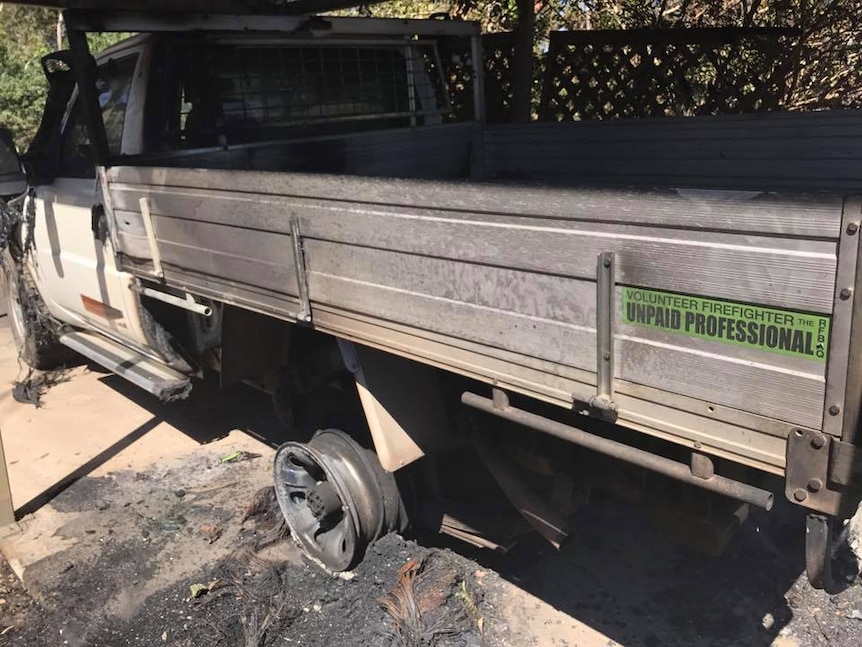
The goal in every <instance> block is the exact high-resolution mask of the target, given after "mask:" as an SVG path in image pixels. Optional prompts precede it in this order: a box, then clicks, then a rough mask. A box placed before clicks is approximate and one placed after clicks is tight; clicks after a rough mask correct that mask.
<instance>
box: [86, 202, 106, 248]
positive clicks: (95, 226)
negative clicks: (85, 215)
mask: <svg viewBox="0 0 862 647" xmlns="http://www.w3.org/2000/svg"><path fill="white" fill-rule="evenodd" d="M90 229H92V230H93V240H98V241H101V242H102V243H104V242H105V241H106V240H107V239H108V222H107V220H106V219H105V207H103V206H102V205H100V204H95V205H93V208H92V209H91V210H90Z"/></svg>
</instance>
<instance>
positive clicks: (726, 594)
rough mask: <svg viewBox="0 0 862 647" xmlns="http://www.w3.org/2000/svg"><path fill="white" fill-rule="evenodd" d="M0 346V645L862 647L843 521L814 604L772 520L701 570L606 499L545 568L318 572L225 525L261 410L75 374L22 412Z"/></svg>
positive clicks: (256, 459)
mask: <svg viewBox="0 0 862 647" xmlns="http://www.w3.org/2000/svg"><path fill="white" fill-rule="evenodd" d="M10 352H11V351H10V344H9V340H8V330H7V329H5V328H4V322H3V319H2V318H0V381H2V387H3V390H4V394H3V395H0V426H2V430H3V438H4V441H5V444H6V453H7V461H8V462H9V463H10V477H11V479H12V481H13V495H14V493H15V491H16V488H17V490H18V491H21V492H26V495H24V496H23V497H19V501H18V503H19V505H20V504H24V505H25V506H28V510H30V511H31V514H28V515H27V516H25V517H24V518H23V519H22V520H21V523H20V527H21V529H20V531H18V532H11V533H9V534H8V536H7V537H6V538H5V539H4V540H2V541H0V547H2V551H3V555H4V556H5V559H3V560H0V645H15V646H18V645H21V646H23V645H27V646H31V645H32V646H39V645H78V646H85V645H86V646H89V645H93V646H97V645H98V646H102V645H104V646H109V647H114V646H117V647H119V646H123V645H188V646H194V647H200V646H225V647H227V646H231V647H232V646H234V645H238V646H243V647H244V646H246V645H261V646H264V645H291V644H293V645H327V646H328V647H329V646H332V647H337V646H341V645H344V646H349V645H381V646H383V645H435V644H436V645H452V646H455V645H458V646H464V647H467V646H473V645H483V646H484V645H488V646H496V645H518V646H520V645H537V646H544V645H560V646H562V645H570V646H583V647H599V646H601V647H605V646H612V645H626V646H639V645H643V646H645V647H658V646H664V645H703V646H707V645H709V646H712V645H728V646H730V645H777V646H782V647H787V646H807V645H827V644H828V645H836V646H838V647H851V646H853V647H855V646H857V645H860V644H862V585H860V581H859V579H858V573H859V569H858V564H857V561H856V559H855V557H854V556H853V552H852V550H851V548H852V547H856V548H857V549H858V548H859V543H860V541H862V533H860V531H859V529H860V527H862V524H857V525H854V526H853V527H852V528H851V527H848V529H847V532H846V533H845V534H846V537H844V539H845V541H844V543H843V544H842V546H841V547H840V548H839V553H838V557H839V560H840V561H841V564H842V573H843V574H844V576H845V585H846V589H845V590H844V591H843V592H842V593H840V594H838V595H835V596H828V595H826V594H824V593H822V592H817V591H814V590H812V589H811V588H810V586H809V585H808V584H807V582H806V580H805V578H804V574H803V553H802V542H803V539H804V537H803V532H804V525H803V521H804V518H803V516H802V514H801V513H800V511H799V510H796V509H794V508H793V507H792V506H790V505H789V504H786V505H785V504H779V505H777V506H776V509H775V510H773V511H772V512H770V513H768V514H767V513H762V514H760V513H752V515H751V519H750V521H749V523H748V524H747V525H745V526H744V527H743V529H742V530H741V531H740V533H739V534H738V536H737V537H736V538H735V539H734V541H733V543H732V544H731V546H730V548H729V550H728V551H727V553H726V554H725V555H724V556H723V557H720V558H712V557H707V556H704V555H701V554H698V553H695V552H693V551H691V550H689V549H687V548H684V547H681V546H679V545H677V544H674V543H672V542H669V541H668V540H667V539H666V538H665V537H664V536H663V535H661V534H659V533H658V532H657V531H656V530H654V529H653V527H652V526H651V525H650V524H649V523H648V522H647V520H646V519H645V518H644V517H643V516H642V515H641V514H640V513H639V512H638V511H637V510H635V509H634V508H632V507H630V506H628V505H626V504H623V503H620V502H618V501H614V500H611V499H609V500H606V501H596V502H594V503H591V504H590V505H588V506H585V507H584V508H582V509H581V510H580V512H579V513H578V514H577V518H576V521H577V524H576V527H575V530H574V532H573V535H572V537H571V539H570V540H569V541H568V543H567V544H565V545H564V547H563V549H562V550H561V551H559V552H557V551H554V550H553V549H551V548H549V547H547V546H546V545H544V544H542V542H541V541H540V540H539V539H534V540H530V541H525V542H523V543H522V544H521V545H519V546H517V547H516V548H515V549H514V550H513V551H511V552H510V553H508V554H506V555H495V554H491V553H488V552H482V551H477V550H473V549H470V548H468V547H466V546H464V545H463V544H457V543H454V542H449V541H446V540H445V539H440V538H434V537H424V536H423V537H408V538H402V537H398V536H390V537H388V538H386V539H385V540H383V541H381V542H379V543H378V544H377V545H376V546H375V547H373V548H372V549H371V550H370V552H369V554H368V556H367V558H366V560H365V561H364V562H363V563H362V564H360V565H359V567H357V569H356V570H355V571H354V572H353V573H351V574H349V575H348V576H346V577H345V576H341V577H337V576H333V575H330V574H328V573H325V572H323V571H322V570H320V569H319V568H318V567H317V566H315V565H312V564H309V563H307V562H306V561H305V560H304V559H303V558H302V556H301V554H300V552H299V551H298V549H297V548H296V547H295V546H294V545H293V543H292V542H291V541H290V540H289V539H281V540H280V539H279V533H280V529H279V527H278V525H277V523H276V522H277V519H275V518H273V517H272V516H270V515H267V514H263V515H255V516H252V517H251V518H249V519H245V520H244V517H245V516H246V512H248V511H249V506H250V505H251V504H252V503H253V502H255V501H259V500H261V497H263V500H265V499H266V496H267V495H266V490H265V488H267V487H268V486H269V485H270V480H271V460H272V454H273V446H274V445H276V444H277V443H278V441H279V438H278V432H277V425H276V424H275V421H274V420H273V419H272V417H271V415H270V412H269V407H268V401H267V398H266V397H265V396H262V395H261V394H257V393H255V392H253V391H251V390H248V389H244V388H243V389H232V390H230V391H229V392H227V393H221V392H219V391H218V390H217V389H216V388H215V387H214V386H213V385H211V384H204V385H200V386H199V387H196V389H195V391H194V392H193V394H192V397H191V399H190V400H189V401H187V402H183V403H178V404H175V405H162V404H160V403H158V402H155V401H154V400H152V399H151V398H149V396H147V395H146V394H143V393H141V392H139V391H137V390H136V389H135V388H134V387H131V386H129V385H127V384H125V383H124V382H122V381H121V380H119V379H118V378H115V377H113V376H109V375H105V374H104V373H103V372H100V371H98V370H97V369H96V368H95V367H87V366H81V367H77V368H75V369H74V370H73V371H71V372H70V373H69V374H68V375H67V376H66V377H67V378H68V380H66V381H61V383H59V384H57V385H56V386H54V387H52V388H51V389H50V390H49V391H48V392H47V393H46V394H45V396H44V399H43V407H42V408H40V409H35V408H33V407H32V406H31V405H24V404H19V403H17V402H14V401H12V400H11V398H9V397H8V391H7V390H8V389H9V388H10V386H11V382H12V381H13V380H14V379H15V377H16V374H17V371H18V368H17V363H16V362H14V357H10V356H9V353H10ZM90 438H94V439H96V440H93V441H92V443H93V446H92V447H90V446H89V444H87V443H90V442H91V441H90V440H87V443H84V440H83V439H90ZM100 438H101V439H103V440H102V443H101V444H99V443H98V442H97V440H98V439H100ZM76 439H78V440H76ZM40 443H41V444H40ZM43 445H44V447H43ZM34 447H35V449H33V448H34ZM28 448H29V449H28ZM52 448H61V449H60V450H59V451H58V450H57V449H52ZM28 451H30V454H28V453H27V452H28ZM237 452H239V455H238V459H239V460H233V461H229V462H224V458H225V457H227V456H237ZM76 454H80V455H79V456H77V455H76ZM40 466H42V467H40ZM70 476H71V477H70ZM58 477H60V478H59V479H58ZM67 477H70V478H67ZM36 490H39V492H44V491H48V492H50V493H51V494H53V495H54V496H53V498H50V500H48V497H45V496H42V497H41V498H40V496H39V493H38V492H36ZM261 492H263V493H264V494H261ZM263 507H264V509H266V506H263ZM37 508H38V509H37ZM18 575H21V576H23V577H22V579H23V582H22V580H21V579H19V577H18ZM387 595H388V596H389V597H388V598H387V599H388V611H387V609H386V608H384V606H385V603H384V604H381V602H380V600H381V599H382V598H386V596H387ZM411 600H412V601H414V602H417V601H418V602H417V604H419V606H420V607H421V608H423V609H426V610H427V613H425V614H422V615H421V617H420V619H419V620H417V619H416V617H415V616H412V615H411V613H410V609H411V608H413V607H411V606H410V604H409V602H410V601H411Z"/></svg>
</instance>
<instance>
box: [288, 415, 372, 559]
mask: <svg viewBox="0 0 862 647" xmlns="http://www.w3.org/2000/svg"><path fill="white" fill-rule="evenodd" d="M358 449H360V448H358V446H357V445H356V444H355V443H354V442H353V441H352V440H351V439H350V438H349V437H348V436H347V435H346V434H343V433H342V432H340V431H337V430H326V431H322V432H318V433H317V434H316V435H315V437H314V438H313V439H312V440H311V442H309V443H308V444H303V443H297V442H289V443H285V444H284V445H282V446H281V447H280V448H279V450H278V452H277V453H276V457H275V466H274V472H275V474H274V475H275V493H276V497H277V499H278V503H279V506H280V507H281V511H282V513H283V514H284V518H285V521H287V525H288V526H289V527H290V530H291V533H292V534H293V536H294V537H295V538H296V539H297V540H298V541H299V542H300V544H302V546H303V548H304V549H305V550H306V552H307V553H308V554H309V555H310V556H311V557H313V558H314V559H316V560H318V561H320V562H321V563H323V564H324V565H325V566H326V567H327V568H330V569H332V570H333V571H343V570H346V569H348V568H350V567H351V566H352V565H353V564H354V563H355V562H356V560H357V559H358V558H359V557H361V555H362V553H363V552H364V549H365V547H366V545H367V544H368V543H369V542H370V541H372V540H373V539H375V538H376V536H377V535H378V534H379V532H380V530H381V527H382V515H381V514H379V513H377V512H378V508H379V504H378V503H377V502H378V501H379V493H378V492H377V491H376V488H375V476H374V474H373V473H372V472H371V471H370V470H369V469H368V467H367V465H366V464H365V462H364V460H363V458H362V456H361V455H360V453H359V451H358Z"/></svg>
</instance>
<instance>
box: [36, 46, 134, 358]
mask: <svg viewBox="0 0 862 647" xmlns="http://www.w3.org/2000/svg"><path fill="white" fill-rule="evenodd" d="M140 67H141V52H140V51H128V50H126V51H123V52H121V53H119V54H118V55H116V56H112V57H110V58H108V59H106V60H101V61H100V62H99V66H98V69H99V74H98V92H99V105H100V106H101V109H102V116H103V118H104V122H105V129H106V131H107V138H108V145H109V148H110V153H111V155H112V156H116V155H120V154H122V153H127V152H132V151H129V150H128V149H129V148H130V147H134V139H135V137H137V138H138V140H139V139H140V128H139V126H140V123H139V122H140V115H139V114H138V115H136V116H134V117H130V112H129V106H130V105H133V103H132V99H133V92H142V91H144V88H137V89H136V85H137V86H140V85H143V84H142V83H135V79H136V78H137V77H139V76H142V74H141V72H140V71H139V68H140ZM142 98H143V97H141V99H142ZM134 99H135V101H137V98H136V97H134ZM81 103H82V102H81V101H78V100H77V93H75V94H74V95H73V97H72V100H71V101H70V106H69V109H68V112H67V115H66V117H65V120H64V124H63V130H62V137H61V145H60V159H59V164H58V172H57V177H56V179H55V180H54V181H53V182H52V183H50V184H47V185H43V186H39V187H36V189H35V194H34V195H35V198H34V199H35V214H36V215H35V222H34V231H33V240H34V243H35V245H34V247H35V250H34V251H35V253H34V266H35V267H34V268H33V269H34V273H35V275H36V281H37V284H38V285H39V287H40V292H41V294H42V296H43V298H44V300H45V303H46V305H47V307H48V309H49V310H50V311H51V312H52V314H54V316H56V317H57V318H58V319H60V320H62V321H65V322H67V323H71V324H73V325H78V326H81V327H83V328H94V329H96V330H99V331H102V332H105V333H108V334H109V335H111V336H113V337H120V338H121V339H122V340H124V341H127V342H132V343H135V342H137V343H138V344H143V343H144V340H143V339H142V338H141V337H142V335H140V334H139V333H138V331H139V328H140V326H139V325H136V322H137V321H138V318H137V316H135V310H134V308H135V306H134V303H135V301H134V295H133V294H132V293H131V292H130V290H129V286H130V284H131V280H132V277H131V275H129V274H127V273H124V272H120V271H119V270H118V269H117V266H116V263H115V257H114V249H113V245H112V244H111V239H110V236H109V235H108V232H107V223H106V222H105V220H104V216H103V214H102V211H101V209H100V208H99V207H98V206H97V205H101V204H102V196H101V190H100V187H99V183H98V180H97V177H96V168H95V166H94V164H93V162H92V157H91V153H90V148H89V146H90V144H89V137H88V135H87V131H86V127H85V125H84V119H83V114H82V107H81ZM140 105H142V103H141V104H140ZM138 112H140V111H138ZM130 122H133V123H130ZM133 128H136V129H137V132H136V133H135V132H130V131H131V130H132V129H133ZM134 152H137V151H134ZM130 314H131V315H132V316H131V317H130V316H129V315H130ZM130 319H131V321H130Z"/></svg>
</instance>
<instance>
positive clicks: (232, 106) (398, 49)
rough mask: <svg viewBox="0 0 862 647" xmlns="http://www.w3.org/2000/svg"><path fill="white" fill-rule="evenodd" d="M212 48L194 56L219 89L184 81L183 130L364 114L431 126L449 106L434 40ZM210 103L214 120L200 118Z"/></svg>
mask: <svg viewBox="0 0 862 647" xmlns="http://www.w3.org/2000/svg"><path fill="white" fill-rule="evenodd" d="M207 50H208V51H207V54H206V60H200V58H199V57H200V54H201V52H200V51H198V52H196V54H197V56H195V58H197V59H198V60H197V62H196V63H197V65H204V66H206V67H207V68H208V69H209V71H210V73H209V74H208V75H206V76H208V77H209V78H210V79H212V85H213V87H195V85H196V84H195V83H193V82H192V83H189V82H187V83H185V84H184V89H183V93H182V106H181V110H180V113H181V114H180V124H179V125H180V130H182V131H185V132H193V131H198V132H200V131H212V130H216V131H220V132H227V133H236V134H241V133H248V132H250V131H273V130H282V129H285V128H291V127H294V126H302V125H313V124H328V123H338V122H349V121H362V120H389V121H391V122H394V123H398V124H402V123H403V122H406V123H410V124H411V125H427V124H433V123H440V122H441V121H443V119H444V118H445V116H446V115H448V114H449V112H450V102H449V97H448V95H447V92H446V88H445V84H444V83H443V80H442V77H441V72H440V69H441V65H440V61H439V56H438V54H437V50H436V46H435V44H434V43H429V42H422V41H410V42H409V43H406V44H400V43H399V44H391V43H386V44H374V43H372V44H367V43H361V44H343V43H338V44H332V45H329V44H317V43H315V44H293V43H291V44H278V45H264V44H255V45H254V46H230V45H223V44H217V45H215V46H213V47H211V48H207ZM194 76H198V75H194ZM198 78H201V77H199V76H198ZM205 105H209V106H212V105H215V106H217V112H218V114H215V115H212V114H210V115H209V118H208V119H207V120H206V121H209V122H211V123H210V124H208V125H207V124H204V123H198V122H199V121H200V118H199V113H201V112H203V110H202V107H203V106H205ZM204 109H205V110H206V112H210V110H209V109H208V108H204ZM213 122H214V123H213ZM405 125H406V124H405Z"/></svg>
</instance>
